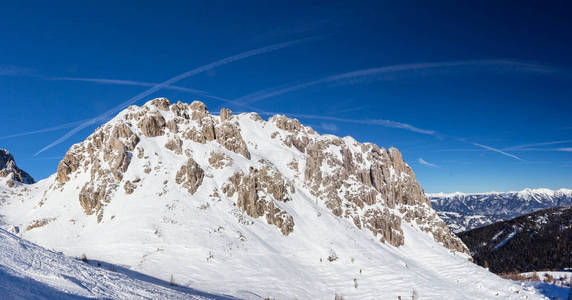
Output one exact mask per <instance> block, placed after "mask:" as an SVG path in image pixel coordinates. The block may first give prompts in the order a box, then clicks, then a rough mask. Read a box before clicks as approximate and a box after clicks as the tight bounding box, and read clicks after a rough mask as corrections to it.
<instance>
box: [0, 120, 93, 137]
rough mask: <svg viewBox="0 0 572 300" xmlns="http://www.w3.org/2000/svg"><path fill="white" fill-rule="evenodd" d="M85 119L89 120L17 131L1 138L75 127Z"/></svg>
mask: <svg viewBox="0 0 572 300" xmlns="http://www.w3.org/2000/svg"><path fill="white" fill-rule="evenodd" d="M85 121H87V120H81V121H76V122H72V123H66V124H62V125H58V126H54V127H49V128H44V129H39V130H32V131H26V132H21V133H15V134H11V135H5V136H0V140H4V139H9V138H15V137H19V136H26V135H33V134H39V133H45V132H51V131H57V130H62V129H66V128H71V127H74V126H76V125H78V124H81V123H83V122H85Z"/></svg>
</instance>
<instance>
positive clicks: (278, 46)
mask: <svg viewBox="0 0 572 300" xmlns="http://www.w3.org/2000/svg"><path fill="white" fill-rule="evenodd" d="M314 39H316V38H315V37H309V38H304V39H298V40H293V41H288V42H283V43H278V44H274V45H270V46H266V47H262V48H257V49H253V50H249V51H246V52H242V53H239V54H236V55H233V56H229V57H226V58H223V59H220V60H217V61H214V62H212V63H210V64H206V65H204V66H201V67H198V68H195V69H192V70H190V71H187V72H185V73H182V74H179V75H177V76H175V77H172V78H170V79H168V80H166V81H163V82H161V83H159V84H157V85H155V86H153V87H151V88H150V89H148V90H146V91H144V92H142V93H139V94H137V95H135V96H133V97H131V98H129V99H128V100H127V101H125V102H123V103H121V104H120V105H118V106H116V107H114V108H112V109H110V110H108V111H106V112H104V113H103V114H101V115H99V116H97V117H95V118H93V119H90V120H88V121H86V122H84V123H82V124H80V125H79V126H77V127H76V128H74V129H72V130H71V131H69V132H68V133H66V134H65V135H64V136H62V137H60V138H59V139H57V140H55V141H54V142H52V143H50V144H49V145H47V146H45V147H44V148H42V149H40V151H38V152H36V154H34V156H37V155H38V154H40V153H42V152H44V151H46V150H48V149H50V148H52V147H54V146H56V145H58V144H60V143H61V142H63V141H65V140H67V139H68V138H70V137H71V136H73V135H74V134H76V133H77V132H79V131H80V130H82V129H84V128H86V127H89V126H91V125H94V124H98V123H99V122H101V121H102V120H104V119H106V118H109V117H110V116H112V115H114V114H115V113H117V112H118V111H120V110H121V109H123V108H125V107H126V106H129V105H131V104H133V103H135V102H137V101H139V100H141V99H143V98H145V97H147V96H149V95H151V94H152V93H154V92H156V91H158V90H160V89H162V88H165V87H168V86H170V85H171V84H174V83H176V82H179V81H181V80H183V79H185V78H188V77H191V76H194V75H197V74H200V73H204V72H206V71H209V70H212V69H214V68H217V67H221V66H224V65H226V64H230V63H232V62H235V61H239V60H242V59H245V58H248V57H251V56H255V55H260V54H264V53H268V52H272V51H276V50H279V49H282V48H286V47H291V46H294V45H296V44H300V43H303V42H308V41H311V40H314Z"/></svg>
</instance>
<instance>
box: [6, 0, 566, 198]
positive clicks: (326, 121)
mask: <svg viewBox="0 0 572 300" xmlns="http://www.w3.org/2000/svg"><path fill="white" fill-rule="evenodd" d="M12 2H19V1H12ZM396 2H399V3H396ZM571 13H572V9H571V7H570V4H569V2H568V4H567V3H566V2H564V1H562V2H550V1H547V2H544V1H543V2H537V3H532V2H528V1H514V3H513V4H512V5H511V4H510V1H502V2H499V1H467V3H465V4H458V3H457V1H450V2H449V1H437V2H435V3H429V1H418V2H407V1H388V2H385V3H384V2H382V1H376V2H361V1H351V2H346V3H344V2H336V1H323V2H320V1H311V2H310V1H299V2H294V1H285V2H276V1H256V2H244V3H243V2H240V3H239V1H185V2H184V1H181V2H170V1H160V2H155V3H152V2H151V1H133V2H128V1H120V2H119V1H81V3H80V2H75V1H74V2H71V1H70V2H58V1H56V2H55V3H52V2H50V3H47V2H45V1H39V2H34V1H29V2H26V3H23V2H22V3H3V5H2V9H1V11H0V16H1V18H0V33H1V35H0V104H1V109H0V120H1V122H0V147H3V148H7V149H8V150H10V151H11V152H12V153H13V154H14V155H15V156H16V159H17V162H18V164H19V165H20V166H21V167H22V168H23V169H25V170H27V171H28V172H30V173H31V174H32V175H33V176H34V177H35V178H36V179H41V178H45V177H47V176H49V175H50V174H52V173H53V172H54V171H55V170H56V167H57V163H58V159H61V158H62V157H63V155H64V153H65V152H66V151H67V149H68V148H69V147H70V146H71V145H72V144H73V143H76V142H79V141H82V140H83V139H85V138H86V137H87V136H88V135H89V134H90V133H91V132H92V131H93V130H94V128H95V125H90V126H87V128H85V129H83V130H81V131H79V132H78V133H77V134H74V135H73V136H71V137H70V138H69V139H65V140H63V141H62V142H61V143H58V144H56V145H54V146H53V147H51V146H50V147H48V149H46V150H45V151H42V152H41V153H39V154H38V155H37V156H34V154H35V153H37V152H38V151H39V150H41V149H43V148H44V147H46V146H47V145H50V144H51V143H53V142H54V141H55V140H57V139H58V138H60V137H62V136H63V135H64V134H66V133H67V132H69V130H71V129H73V127H72V126H71V125H69V126H68V123H73V122H78V121H82V120H86V119H92V118H94V117H97V116H101V115H102V114H103V113H105V112H106V111H108V110H110V109H112V108H114V107H116V106H118V105H119V104H121V103H123V102H125V101H127V100H128V99H130V98H131V97H133V96H135V95H137V94H139V93H141V92H143V91H145V90H147V89H148V88H150V86H149V85H152V83H159V82H162V81H165V80H167V79H169V78H171V77H174V76H176V75H179V74H181V73H184V72H186V71H189V70H193V69H195V68H198V67H201V66H204V65H208V64H209V63H212V62H214V61H217V60H220V59H224V58H226V57H230V56H233V55H236V54H240V53H243V52H245V51H249V50H253V49H258V48H263V47H266V46H269V45H273V44H277V43H284V42H290V41H295V42H293V43H289V44H282V45H281V46H283V48H281V49H270V50H269V49H268V48H265V49H266V51H261V52H265V53H259V54H258V55H252V56H250V57H246V58H245V57H243V58H242V59H238V60H234V61H225V62H224V63H221V64H220V65H217V66H215V67H207V68H206V69H203V71H204V72H196V73H197V74H195V75H194V76H190V77H189V78H186V79H183V80H181V81H179V82H176V83H174V84H173V85H175V86H176V87H179V88H178V89H177V88H175V89H174V88H167V89H161V90H159V91H157V92H154V93H152V94H150V95H148V96H146V97H144V98H143V99H141V100H139V101H137V102H136V103H137V104H142V103H144V102H145V101H146V100H149V99H151V98H153V97H158V96H165V97H168V98H170V99H171V100H175V101H176V100H183V101H191V100H193V99H201V100H203V101H204V102H205V103H207V106H208V107H209V109H210V110H211V111H218V109H219V108H220V107H221V106H225V107H230V108H231V109H233V110H234V111H247V110H256V111H259V112H279V113H285V114H287V115H293V116H298V117H299V119H300V120H301V121H302V122H303V123H305V124H307V125H311V126H313V127H314V128H315V129H316V130H317V131H319V132H321V133H332V134H336V135H340V136H346V135H351V136H353V137H355V138H356V139H357V140H359V141H364V142H365V141H369V142H374V143H376V144H378V145H380V146H382V147H389V146H395V147H397V148H399V149H400V150H401V152H402V153H403V155H404V158H405V160H406V161H407V162H408V163H409V164H410V165H411V166H412V167H413V169H414V171H415V173H416V174H417V177H418V179H419V181H420V182H421V185H422V186H423V187H424V189H425V190H426V191H427V192H441V191H442V192H453V191H466V192H473V191H490V190H497V191H503V190H515V189H522V188H525V187H548V188H562V187H564V188H572V152H571V151H572V141H571V140H572V118H571V111H572V55H570V53H572V17H571ZM299 39H303V40H302V41H299ZM296 40H298V41H296ZM348 72H353V73H348ZM92 79H96V80H92ZM102 80H107V81H105V82H102ZM123 81H129V82H123ZM127 83H129V84H127ZM181 88H186V90H185V89H181ZM193 90H200V91H199V92H195V91H193ZM217 98H218V100H217ZM221 99H222V101H221ZM225 101H226V102H225ZM100 121H101V120H96V121H95V122H96V123H98V124H99V123H100ZM77 124H80V123H77ZM77 124H75V125H77ZM60 125H64V126H63V127H66V128H63V129H60V130H52V129H54V127H56V128H57V127H58V126H60ZM44 129H50V130H49V131H48V132H43V133H36V134H29V135H21V136H17V137H7V136H11V135H14V134H20V133H27V132H30V131H37V130H44Z"/></svg>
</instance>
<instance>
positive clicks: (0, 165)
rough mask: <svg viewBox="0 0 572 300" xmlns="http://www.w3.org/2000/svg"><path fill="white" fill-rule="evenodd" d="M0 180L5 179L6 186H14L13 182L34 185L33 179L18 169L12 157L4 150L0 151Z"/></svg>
mask: <svg viewBox="0 0 572 300" xmlns="http://www.w3.org/2000/svg"><path fill="white" fill-rule="evenodd" d="M0 178H5V179H6V183H7V185H8V186H13V185H15V182H19V183H25V184H32V183H34V178H32V176H30V175H29V174H28V173H26V172H25V171H23V170H22V169H20V168H18V166H17V165H16V161H15V160H14V156H12V154H10V152H8V150H5V149H0Z"/></svg>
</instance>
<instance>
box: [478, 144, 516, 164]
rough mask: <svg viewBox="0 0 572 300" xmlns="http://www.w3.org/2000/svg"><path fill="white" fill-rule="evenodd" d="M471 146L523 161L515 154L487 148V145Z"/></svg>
mask: <svg viewBox="0 0 572 300" xmlns="http://www.w3.org/2000/svg"><path fill="white" fill-rule="evenodd" d="M471 144H473V145H475V146H477V147H480V148H483V149H486V150H489V151H493V152H497V153H500V154H502V155H504V156H508V157H512V158H514V159H516V160H520V161H522V159H521V158H520V157H518V156H516V155H514V154H510V153H506V152H504V151H502V150H500V149H496V148H493V147H490V146H487V145H483V144H479V143H471Z"/></svg>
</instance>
